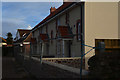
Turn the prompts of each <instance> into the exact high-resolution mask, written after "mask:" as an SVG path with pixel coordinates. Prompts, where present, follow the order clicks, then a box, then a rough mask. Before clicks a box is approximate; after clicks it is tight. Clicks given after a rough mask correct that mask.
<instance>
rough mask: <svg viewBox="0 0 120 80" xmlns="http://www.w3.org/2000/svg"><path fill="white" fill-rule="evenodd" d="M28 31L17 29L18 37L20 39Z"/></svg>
mask: <svg viewBox="0 0 120 80" xmlns="http://www.w3.org/2000/svg"><path fill="white" fill-rule="evenodd" d="M30 31H31V30H27V29H18V32H19V34H20V37H22V36H23V35H24V34H25V33H26V34H28V33H29V32H30Z"/></svg>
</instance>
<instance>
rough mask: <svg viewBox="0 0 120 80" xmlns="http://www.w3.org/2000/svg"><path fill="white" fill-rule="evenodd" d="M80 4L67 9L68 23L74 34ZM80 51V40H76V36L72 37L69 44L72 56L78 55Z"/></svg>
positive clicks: (79, 17) (78, 17)
mask: <svg viewBox="0 0 120 80" xmlns="http://www.w3.org/2000/svg"><path fill="white" fill-rule="evenodd" d="M80 9H81V8H80V6H75V7H74V8H71V10H69V20H70V22H69V24H70V27H71V28H72V32H73V34H76V22H77V20H78V19H81V16H80V15H81V13H80ZM80 54H81V51H80V41H77V38H76V36H75V37H74V39H73V41H72V45H71V56H72V57H80Z"/></svg>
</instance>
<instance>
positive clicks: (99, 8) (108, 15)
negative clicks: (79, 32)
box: [85, 2, 118, 69]
mask: <svg viewBox="0 0 120 80" xmlns="http://www.w3.org/2000/svg"><path fill="white" fill-rule="evenodd" d="M95 39H118V3H117V2H86V3H85V44H87V45H90V46H93V47H94V46H95ZM89 49H90V48H88V47H85V52H87V51H88V50H89ZM93 55H94V50H93V51H91V52H90V53H89V54H87V55H86V56H85V57H86V61H85V62H86V69H87V68H88V65H87V61H88V58H90V57H91V56H93Z"/></svg>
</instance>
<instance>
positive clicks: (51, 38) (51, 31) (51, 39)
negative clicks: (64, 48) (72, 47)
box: [51, 30, 53, 43]
mask: <svg viewBox="0 0 120 80" xmlns="http://www.w3.org/2000/svg"><path fill="white" fill-rule="evenodd" d="M51 43H53V30H51Z"/></svg>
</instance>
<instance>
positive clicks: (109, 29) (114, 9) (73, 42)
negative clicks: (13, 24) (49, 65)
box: [31, 2, 120, 69]
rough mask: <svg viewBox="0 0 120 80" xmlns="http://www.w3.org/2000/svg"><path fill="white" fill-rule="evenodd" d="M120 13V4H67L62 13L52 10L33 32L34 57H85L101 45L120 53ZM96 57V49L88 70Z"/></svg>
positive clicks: (60, 10)
mask: <svg viewBox="0 0 120 80" xmlns="http://www.w3.org/2000/svg"><path fill="white" fill-rule="evenodd" d="M119 13H120V2H64V3H63V5H61V6H60V7H59V8H58V9H56V8H55V7H51V8H50V14H49V15H48V16H47V17H46V18H45V19H43V21H41V22H40V23H39V24H37V25H36V26H35V27H34V28H33V29H32V31H31V32H32V38H31V50H32V54H41V55H43V57H46V56H47V57H51V56H52V57H81V54H83V53H87V52H88V51H89V50H90V49H91V47H89V46H92V47H98V46H97V45H98V42H103V43H105V44H108V45H105V48H107V46H109V47H111V48H113V47H114V48H117V49H118V50H119V49H120V44H117V43H120V33H119V28H118V27H119V26H120V23H119V22H118V21H119V19H120V16H119V15H118V14H119ZM112 41H113V42H112ZM107 42H109V43H107ZM112 43H115V44H114V45H112V46H111V44H112ZM109 44H110V45H109ZM85 45H88V46H85ZM93 55H95V49H93V50H92V51H90V52H89V53H88V54H87V55H85V57H84V59H85V68H86V69H87V68H88V65H87V61H88V59H89V58H90V57H91V56H93Z"/></svg>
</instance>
